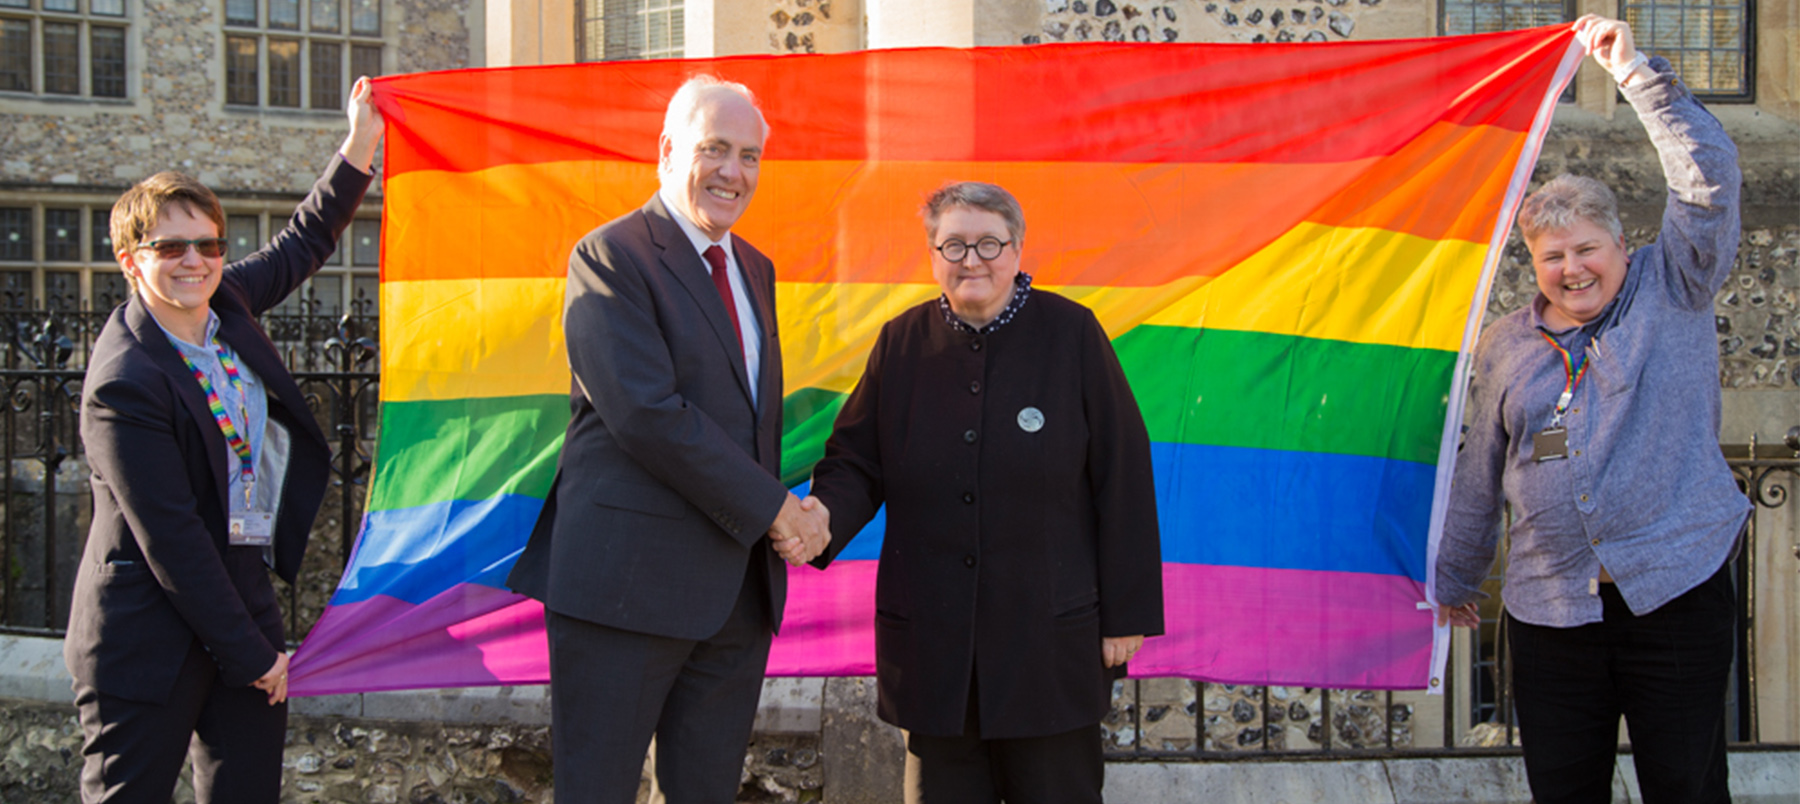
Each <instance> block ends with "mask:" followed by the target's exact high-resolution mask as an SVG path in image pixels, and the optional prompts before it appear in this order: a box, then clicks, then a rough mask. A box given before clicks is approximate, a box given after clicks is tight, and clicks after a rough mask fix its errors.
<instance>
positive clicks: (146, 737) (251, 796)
mask: <svg viewBox="0 0 1800 804" xmlns="http://www.w3.org/2000/svg"><path fill="white" fill-rule="evenodd" d="M75 707H76V710H77V712H78V714H79V716H80V719H81V731H82V735H83V741H82V745H81V755H82V767H81V800H82V801H83V802H84V804H97V803H98V802H107V804H137V803H138V802H142V803H143V804H168V802H169V798H170V796H172V795H173V794H174V792H175V783H176V781H178V780H179V779H180V777H181V763H182V760H184V759H188V758H190V757H191V758H192V760H193V764H194V798H195V800H196V801H198V802H199V804H208V802H215V801H216V802H220V804H240V802H241V803H242V804H273V802H275V801H277V800H278V799H280V797H281V753H282V746H283V743H285V742H286V740H287V704H286V703H285V702H284V703H280V704H276V705H274V706H270V705H269V695H268V693H266V692H263V691H262V690H259V689H256V688H255V687H227V686H225V685H223V684H221V683H219V666H218V665H217V664H216V663H215V662H213V659H212V656H211V655H209V654H208V653H207V652H206V649H205V648H203V647H201V646H200V642H199V641H198V640H196V641H195V642H194V643H193V645H192V646H191V647H190V648H189V649H188V654H187V658H186V659H185V660H184V661H183V663H182V665H181V674H180V675H179V676H178V677H177V678H176V680H175V689H174V691H173V692H171V693H170V695H169V700H168V701H167V702H166V703H162V704H152V703H144V702H142V701H128V700H126V699H124V698H117V697H114V696H111V695H107V694H105V693H102V692H100V691H98V690H95V689H93V688H92V687H87V686H84V685H80V684H78V685H76V687H75Z"/></svg>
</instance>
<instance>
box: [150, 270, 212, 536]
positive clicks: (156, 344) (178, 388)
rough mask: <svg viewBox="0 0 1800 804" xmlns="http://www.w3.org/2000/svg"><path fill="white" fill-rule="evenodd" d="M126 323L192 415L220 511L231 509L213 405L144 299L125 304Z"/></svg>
mask: <svg viewBox="0 0 1800 804" xmlns="http://www.w3.org/2000/svg"><path fill="white" fill-rule="evenodd" d="M125 323H126V324H127V325H128V326H130V327H131V334H132V336H133V337H134V338H136V339H137V341H138V344H139V345H140V346H141V347H142V348H143V350H144V351H145V352H147V353H149V355H150V359H151V360H152V361H153V362H154V363H155V364H156V367H157V368H159V369H162V371H163V373H164V374H167V375H169V380H170V382H169V384H170V385H171V386H172V387H174V389H175V395H176V396H177V397H180V398H181V403H182V405H183V406H184V407H186V408H187V411H188V415H189V416H191V417H193V419H194V424H195V425H196V426H197V427H198V428H199V430H200V440H201V441H202V442H204V443H205V444H206V450H205V451H206V463H207V466H208V468H210V469H211V470H212V477H213V485H214V486H215V487H216V489H217V492H218V497H219V510H221V511H229V510H231V505H230V502H229V501H228V500H227V499H226V491H227V487H228V485H229V480H228V479H227V477H226V474H225V472H226V469H227V467H226V465H225V434H224V433H222V432H220V431H219V420H218V419H215V418H213V413H212V407H211V406H210V405H208V404H207V402H206V394H205V393H203V392H201V390H200V383H198V382H196V381H195V380H194V372H193V371H191V370H189V369H188V366H187V362H186V361H184V360H182V359H181V353H179V352H177V351H175V344H172V343H170V342H169V336H168V334H167V333H165V332H163V328H162V326H161V325H159V324H157V323H156V318H155V317H154V316H152V315H150V311H149V310H147V309H145V308H144V304H143V301H142V300H140V299H139V298H138V297H137V295H136V294H133V295H132V297H131V300H130V301H129V302H127V303H126V305H125Z"/></svg>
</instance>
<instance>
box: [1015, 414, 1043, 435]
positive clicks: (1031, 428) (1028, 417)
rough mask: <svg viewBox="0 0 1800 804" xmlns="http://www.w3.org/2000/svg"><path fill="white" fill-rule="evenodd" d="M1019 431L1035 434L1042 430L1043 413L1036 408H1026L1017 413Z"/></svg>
mask: <svg viewBox="0 0 1800 804" xmlns="http://www.w3.org/2000/svg"><path fill="white" fill-rule="evenodd" d="M1019 429H1020V430H1024V431H1025V432H1027V433H1035V432H1037V431H1039V430H1042V429H1044V412H1043V411H1041V410H1038V409H1037V408H1026V409H1024V410H1021V411H1019Z"/></svg>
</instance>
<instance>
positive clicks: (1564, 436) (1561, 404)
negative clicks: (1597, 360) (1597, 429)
mask: <svg viewBox="0 0 1800 804" xmlns="http://www.w3.org/2000/svg"><path fill="white" fill-rule="evenodd" d="M1538 334H1539V335H1542V336H1544V340H1545V341H1548V342H1549V343H1550V348H1552V349H1555V350H1556V353H1557V354H1559V355H1562V359H1563V376H1564V377H1566V378H1567V379H1566V380H1565V381H1564V382H1563V391H1562V394H1561V395H1559V396H1557V398H1556V409H1555V410H1553V411H1551V413H1550V425H1549V426H1548V427H1545V428H1544V429H1543V430H1541V431H1539V432H1537V433H1536V434H1534V435H1532V437H1531V458H1532V460H1534V461H1537V462H1538V463H1543V462H1545V461H1558V460H1562V459H1564V458H1567V457H1569V429H1568V428H1566V427H1564V426H1563V414H1565V413H1568V412H1569V403H1570V402H1572V401H1573V400H1574V399H1575V389H1576V388H1578V387H1580V386H1581V378H1582V377H1584V376H1586V375H1587V368H1588V361H1587V360H1585V359H1584V360H1582V361H1581V365H1580V366H1579V367H1577V366H1576V365H1575V357H1574V356H1573V355H1571V354H1569V350H1567V349H1564V348H1563V347H1562V344H1559V343H1557V342H1556V339H1555V338H1552V337H1550V335H1549V334H1548V333H1545V332H1543V331H1539V332H1538Z"/></svg>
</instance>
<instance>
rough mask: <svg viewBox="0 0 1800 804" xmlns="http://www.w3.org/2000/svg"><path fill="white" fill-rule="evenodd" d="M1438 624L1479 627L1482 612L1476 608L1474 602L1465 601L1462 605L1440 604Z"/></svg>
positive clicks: (1453, 626)
mask: <svg viewBox="0 0 1800 804" xmlns="http://www.w3.org/2000/svg"><path fill="white" fill-rule="evenodd" d="M1437 624H1438V625H1440V626H1441V625H1445V624H1449V625H1450V627H1452V628H1456V627H1462V628H1479V627H1481V612H1480V611H1479V610H1478V609H1476V607H1475V604H1474V603H1464V604H1462V605H1460V606H1439V607H1437Z"/></svg>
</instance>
